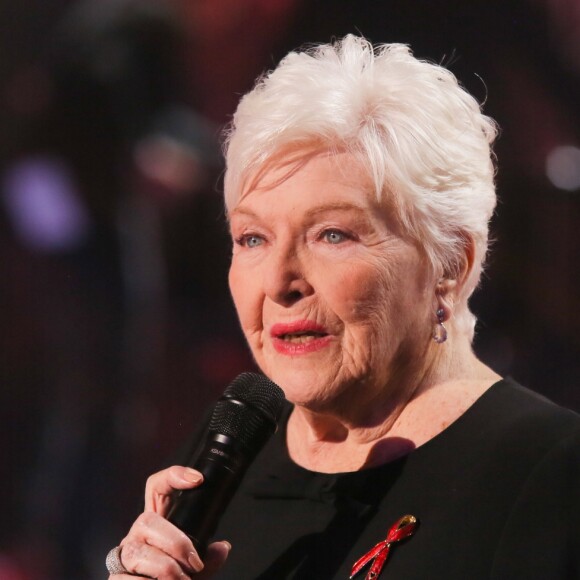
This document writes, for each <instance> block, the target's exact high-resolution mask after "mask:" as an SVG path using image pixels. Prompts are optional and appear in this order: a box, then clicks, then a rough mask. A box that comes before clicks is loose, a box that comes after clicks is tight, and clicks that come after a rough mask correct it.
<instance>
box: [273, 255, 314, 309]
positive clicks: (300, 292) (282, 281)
mask: <svg viewBox="0 0 580 580" xmlns="http://www.w3.org/2000/svg"><path fill="white" fill-rule="evenodd" d="M264 269H265V271H264V292H265V294H266V296H267V297H268V298H270V300H272V301H273V302H275V303H276V304H280V305H282V306H285V307H288V306H292V305H293V304H296V303H297V302H299V301H300V300H302V299H304V298H306V297H308V296H310V295H312V294H313V293H314V288H313V286H312V285H311V284H310V282H309V281H308V276H307V274H306V270H305V263H304V260H303V259H301V258H300V256H299V255H298V251H297V249H296V248H295V247H293V246H292V245H290V244H288V245H285V246H281V245H280V246H278V247H275V248H272V249H271V250H270V255H269V256H268V259H267V260H266V263H265V264H264Z"/></svg>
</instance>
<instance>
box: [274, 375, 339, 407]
mask: <svg viewBox="0 0 580 580" xmlns="http://www.w3.org/2000/svg"><path fill="white" fill-rule="evenodd" d="M266 374H267V375H268V376H269V377H270V378H271V379H272V380H273V381H274V382H275V383H276V384H277V385H278V386H279V387H280V388H281V389H282V390H283V391H284V394H285V395H286V399H288V401H290V402H291V403H293V404H294V405H298V406H300V407H305V408H307V409H310V410H312V411H319V412H321V411H324V410H331V409H333V408H334V407H335V406H336V405H337V398H338V395H339V393H340V392H341V391H343V390H344V389H341V388H340V387H338V386H337V385H336V384H335V382H334V381H331V380H330V379H329V377H324V376H322V375H321V373H320V371H316V370H314V369H296V368H293V369H285V370H281V369H276V370H273V369H272V372H270V373H266Z"/></svg>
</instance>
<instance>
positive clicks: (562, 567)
mask: <svg viewBox="0 0 580 580" xmlns="http://www.w3.org/2000/svg"><path fill="white" fill-rule="evenodd" d="M497 387H499V388H497V389H496V390H497V391H498V392H497V393H495V394H494V395H493V399H494V402H495V404H496V405H498V404H501V408H499V409H498V420H499V424H498V428H499V429H498V436H499V437H500V439H501V440H502V441H503V443H502V445H501V447H502V448H501V450H500V451H498V456H499V457H500V458H501V459H502V461H501V463H502V464H503V466H504V468H505V469H506V470H510V472H511V473H512V474H513V473H518V474H519V477H518V481H519V484H518V485H517V486H515V487H514V489H513V492H514V493H513V497H512V501H511V508H510V510H509V511H508V512H506V514H505V521H504V522H503V525H502V527H501V529H498V530H497V535H498V538H499V542H498V549H497V552H496V554H495V558H494V567H493V574H492V578H498V579H499V578H529V579H536V578H537V579H540V578H542V579H552V578H558V579H560V578H575V577H576V576H575V575H574V574H575V572H574V571H575V570H576V569H577V567H578V566H580V560H579V558H580V526H579V524H578V522H579V521H580V416H579V415H577V414H576V413H574V412H572V411H570V410H568V409H564V408H562V407H559V406H558V405H555V404H554V403H552V402H551V401H549V400H547V399H545V398H544V397H542V396H540V395H538V394H536V393H533V392H532V391H529V390H528V389H525V388H524V387H521V386H520V385H517V384H516V383H514V382H513V381H502V383H501V384H499V385H497ZM492 394H493V393H492ZM535 548H536V549H535ZM537 548H540V549H539V550H538V549H537Z"/></svg>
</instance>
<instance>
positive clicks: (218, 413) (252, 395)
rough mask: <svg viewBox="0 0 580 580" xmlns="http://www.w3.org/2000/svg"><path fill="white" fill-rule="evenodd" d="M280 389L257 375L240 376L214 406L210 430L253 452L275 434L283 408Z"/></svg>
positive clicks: (244, 374)
mask: <svg viewBox="0 0 580 580" xmlns="http://www.w3.org/2000/svg"><path fill="white" fill-rule="evenodd" d="M284 401H285V398H284V393H283V391H282V389H280V387H279V386H278V385H276V384H274V383H273V382H272V381H271V380H270V379H268V378H266V377H265V376H263V375H259V374H257V373H242V374H241V375H239V376H238V377H237V378H236V379H234V381H233V382H232V383H231V384H230V386H229V387H228V388H227V389H226V390H225V391H224V394H223V395H222V397H221V398H220V400H219V401H218V403H217V405H216V406H215V409H214V412H213V415H212V418H211V421H210V425H209V430H210V431H213V432H215V433H222V434H224V435H229V436H230V437H233V438H235V439H236V440H238V441H239V442H240V443H242V444H244V445H246V446H247V447H250V448H254V447H256V446H259V445H261V444H262V443H263V441H265V440H266V439H267V438H268V437H269V436H270V435H271V434H272V433H273V432H274V431H275V430H276V426H277V423H278V420H279V418H280V415H281V413H282V409H283V407H284Z"/></svg>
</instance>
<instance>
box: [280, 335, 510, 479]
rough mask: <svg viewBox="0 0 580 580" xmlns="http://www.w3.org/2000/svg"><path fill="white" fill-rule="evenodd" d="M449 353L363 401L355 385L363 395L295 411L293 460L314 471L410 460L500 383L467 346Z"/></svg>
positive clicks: (291, 430)
mask: <svg viewBox="0 0 580 580" xmlns="http://www.w3.org/2000/svg"><path fill="white" fill-rule="evenodd" d="M436 346H437V347H438V346H439V345H436ZM445 346H446V347H447V346H448V347H449V348H448V350H447V351H442V350H439V351H437V350H435V351H434V352H435V355H434V356H433V358H432V363H431V364H430V365H429V366H428V367H427V368H425V369H423V370H422V371H421V372H416V373H414V374H412V375H406V376H405V375H404V374H403V373H401V372H399V373H394V376H393V377H392V378H391V379H390V380H389V381H387V383H386V385H385V386H384V387H383V388H381V389H380V391H379V392H378V394H376V395H375V396H373V397H369V398H368V399H367V400H365V401H361V397H360V389H357V388H356V386H355V387H354V388H352V389H350V391H349V393H357V395H358V396H356V397H345V398H349V399H350V400H348V401H342V402H341V403H340V404H337V405H334V406H333V405H327V406H325V407H324V408H323V409H320V408H316V409H313V408H309V407H304V406H296V408H295V410H294V412H293V413H292V415H291V417H290V421H289V423H288V449H289V453H290V456H291V458H292V459H293V460H294V461H295V462H296V463H298V464H299V465H302V466H303V467H305V468H307V469H311V470H314V471H321V472H327V473H337V472H341V471H355V470H359V469H363V468H365V467H371V466H374V465H380V464H383V463H387V462H389V461H392V460H394V459H396V458H397V457H400V456H402V455H406V454H408V453H409V452H411V451H412V450H413V449H415V448H416V447H418V446H420V445H422V444H424V443H426V442H427V441H429V440H430V439H432V438H433V437H435V436H436V435H438V434H439V433H440V432H441V431H443V430H444V429H445V428H447V427H448V426H449V424H451V423H452V422H453V421H455V420H456V419H457V418H458V417H459V416H461V415H462V414H463V413H464V412H465V411H466V410H467V409H468V408H469V407H470V406H471V405H472V404H473V403H474V402H475V401H476V400H477V399H478V398H479V397H480V396H481V395H482V394H483V393H484V392H485V391H486V390H487V389H488V388H489V387H490V386H491V385H492V384H493V383H495V382H496V381H497V380H499V378H500V377H499V376H498V375H497V374H496V373H494V372H493V371H492V370H491V369H489V368H488V367H487V366H485V365H484V364H483V363H481V362H480V361H479V360H478V359H477V358H476V357H475V355H474V354H473V352H472V350H471V347H470V345H469V343H468V342H465V343H462V344H461V343H460V344H459V345H457V344H456V345H452V344H447V343H446V345H445Z"/></svg>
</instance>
